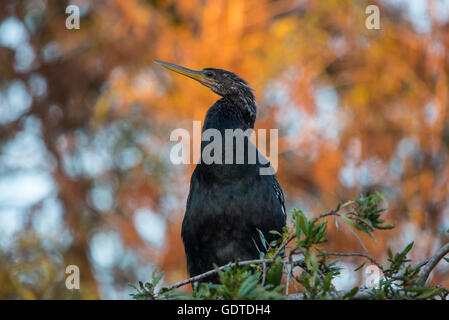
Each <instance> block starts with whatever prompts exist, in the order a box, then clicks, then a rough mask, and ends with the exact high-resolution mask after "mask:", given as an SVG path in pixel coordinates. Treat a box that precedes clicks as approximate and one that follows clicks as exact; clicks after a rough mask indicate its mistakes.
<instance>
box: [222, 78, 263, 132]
mask: <svg viewBox="0 0 449 320" xmlns="http://www.w3.org/2000/svg"><path fill="white" fill-rule="evenodd" d="M224 98H225V99H226V100H228V101H229V102H231V103H232V104H233V105H235V106H236V107H238V109H239V110H240V112H241V113H242V116H243V118H244V126H245V127H247V128H254V123H255V122H256V110H257V104H256V100H255V99H254V95H253V93H252V92H251V88H250V87H249V86H246V87H243V88H242V89H241V90H239V92H238V93H236V94H231V95H226V96H224Z"/></svg>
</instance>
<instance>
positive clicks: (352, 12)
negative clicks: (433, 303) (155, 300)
mask: <svg viewBox="0 0 449 320" xmlns="http://www.w3.org/2000/svg"><path fill="white" fill-rule="evenodd" d="M69 4H75V5H78V6H79V8H80V11H81V21H80V22H81V23H80V29H79V30H68V29H67V28H66V27H65V20H66V18H67V17H68V15H67V14H66V13H65V9H66V7H67V5H69ZM369 4H376V5H378V6H379V8H380V18H381V20H380V27H381V28H380V30H368V29H367V28H366V27H365V19H366V18H367V14H366V13H365V9H366V6H367V5H369ZM152 59H160V60H165V61H170V62H174V63H177V64H182V65H185V66H187V67H190V68H193V69H202V68H204V67H217V68H223V69H227V70H230V71H234V72H235V73H237V74H238V75H240V76H242V77H243V78H244V79H246V80H247V81H248V82H249V83H250V84H251V85H252V86H253V87H254V89H255V95H256V99H257V101H258V104H259V110H258V120H257V122H256V127H257V128H266V129H270V128H278V129H279V136H280V146H279V148H280V150H279V151H280V155H279V170H278V177H279V181H280V184H281V185H282V187H283V189H284V192H285V194H286V201H287V208H288V209H291V208H293V207H295V206H298V207H300V208H302V209H303V210H304V211H305V212H307V214H308V215H309V216H314V215H317V214H320V213H323V212H325V211H327V210H330V209H332V208H334V207H335V206H336V204H337V203H338V202H340V201H346V200H348V199H351V198H353V197H356V196H358V195H359V194H360V193H361V192H365V191H368V190H378V191H380V192H383V193H384V194H385V196H386V204H385V206H387V207H388V208H389V210H388V212H387V222H388V223H395V224H396V228H395V229H393V230H390V231H385V232H380V233H377V234H376V237H377V243H376V242H374V241H372V240H371V239H370V238H368V237H366V236H364V235H360V238H361V240H362V241H363V243H364V244H365V246H366V247H367V249H368V253H369V254H370V255H372V256H373V257H375V258H377V259H378V260H380V261H385V258H386V257H385V253H386V249H387V248H388V247H390V248H392V249H393V250H399V249H401V248H403V247H404V246H405V244H407V243H408V242H410V241H412V240H413V239H414V240H415V247H414V249H413V250H412V252H411V257H412V258H413V260H414V261H419V260H421V259H424V258H425V257H428V256H429V255H431V254H432V253H433V252H435V250H436V249H437V248H438V247H439V246H441V245H442V244H444V243H445V242H447V241H448V240H449V237H448V234H447V233H445V231H446V230H447V229H449V200H448V195H449V164H448V146H449V117H448V112H447V110H448V106H449V88H448V77H449V1H447V0H428V1H425V0H413V1H407V0H386V1H362V0H357V1H346V0H338V1H337V0H326V1H303V0H296V1H289V0H287V1H274V0H248V1H243V0H232V1H231V0H228V1H205V0H189V1H187V0H183V1H174V0H126V1H125V0H123V1H120V0H111V1H101V0H77V1H59V0H58V1H56V0H20V1H17V0H1V2H0V298H2V299H52V298H59V299H71V298H79V299H98V298H103V299H116V298H124V299H126V298H129V296H128V294H129V293H130V292H132V289H131V288H130V287H128V285H127V284H128V283H129V282H131V283H135V282H136V281H137V280H143V281H144V280H149V279H150V276H151V272H152V271H153V270H154V269H155V268H160V269H162V270H164V271H165V278H164V281H165V283H173V282H175V281H179V280H182V279H184V278H186V277H187V273H186V268H185V258H184V249H183V245H182V241H181V238H180V225H181V221H182V217H183V214H184V206H185V201H186V197H187V193H188V188H189V179H190V174H191V172H192V170H193V168H194V167H193V166H190V165H173V164H171V162H170V160H169V154H170V148H171V147H172V146H173V145H174V143H172V142H170V140H169V136H170V132H171V131H172V130H173V129H175V128H186V129H188V130H191V128H192V120H201V121H202V120H203V118H204V116H205V113H206V111H207V108H208V107H209V106H210V105H212V104H213V102H214V101H215V100H217V99H218V96H216V95H215V94H213V93H212V92H210V90H208V89H207V88H205V87H203V86H201V85H199V84H198V83H196V82H194V81H191V80H188V79H186V78H183V77H180V76H177V75H175V74H169V73H168V72H167V71H166V70H163V69H162V68H161V67H160V66H158V65H155V64H154V63H152ZM329 229H330V241H329V242H328V243H327V244H326V248H328V249H329V250H332V251H341V252H364V250H363V248H362V245H361V243H360V242H359V240H357V238H356V237H355V236H354V235H353V234H352V233H351V232H350V231H349V230H347V229H346V228H344V226H340V228H339V229H338V230H337V229H336V228H335V226H334V224H333V222H332V220H331V221H330V224H329ZM345 261H346V262H345V263H343V264H342V266H343V267H344V268H345V269H344V270H343V273H342V275H341V277H340V278H339V279H338V280H337V281H336V285H337V286H338V287H339V288H345V287H347V286H351V285H356V284H361V283H362V282H363V279H364V273H363V270H360V271H357V272H352V270H353V269H354V268H355V267H356V266H357V265H359V264H360V263H361V261H360V260H357V259H355V260H345ZM71 264H74V265H77V266H78V267H79V268H80V273H81V288H80V290H68V289H66V287H65V278H66V274H65V268H66V266H67V265H71ZM448 266H449V264H447V263H444V262H441V263H440V264H439V266H438V267H437V268H436V270H435V272H434V273H433V276H432V282H433V283H440V284H442V285H445V286H446V287H447V286H449V277H448V272H449V269H448Z"/></svg>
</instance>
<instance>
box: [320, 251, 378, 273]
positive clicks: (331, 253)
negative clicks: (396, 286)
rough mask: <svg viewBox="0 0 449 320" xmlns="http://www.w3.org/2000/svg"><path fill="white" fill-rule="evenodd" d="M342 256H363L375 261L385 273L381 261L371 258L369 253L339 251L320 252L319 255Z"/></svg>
mask: <svg viewBox="0 0 449 320" xmlns="http://www.w3.org/2000/svg"><path fill="white" fill-rule="evenodd" d="M325 255H326V256H340V257H363V258H366V259H368V260H369V261H371V262H372V263H374V264H375V265H376V266H377V267H378V268H379V269H380V270H381V271H382V273H384V268H383V267H382V266H381V265H380V263H379V262H377V261H376V260H374V259H373V258H371V257H370V256H369V255H367V254H364V253H338V252H326V253H323V254H319V256H325Z"/></svg>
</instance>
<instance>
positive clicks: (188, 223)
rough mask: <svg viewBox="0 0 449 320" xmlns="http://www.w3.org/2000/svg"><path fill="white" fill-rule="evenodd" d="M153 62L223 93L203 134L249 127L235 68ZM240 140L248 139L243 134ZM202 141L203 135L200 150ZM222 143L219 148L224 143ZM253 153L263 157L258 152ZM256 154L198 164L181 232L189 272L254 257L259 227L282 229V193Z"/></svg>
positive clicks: (249, 110)
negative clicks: (196, 68) (197, 68)
mask: <svg viewBox="0 0 449 320" xmlns="http://www.w3.org/2000/svg"><path fill="white" fill-rule="evenodd" d="M154 62H155V63H158V64H160V65H162V66H163V67H165V68H167V69H169V70H172V71H175V72H177V73H180V74H182V75H184V76H187V77H190V78H192V79H194V80H197V81H199V82H200V83H201V84H203V85H205V86H206V87H208V88H210V89H211V90H212V91H213V92H215V93H217V94H219V95H220V96H221V97H222V98H221V99H219V100H218V101H217V102H215V104H214V105H213V106H212V107H210V109H209V111H208V112H207V114H206V119H205V121H204V125H203V134H204V131H205V130H207V129H211V128H213V129H217V130H218V131H219V132H220V133H221V135H222V137H224V136H225V130H226V129H242V130H243V131H244V130H246V129H253V128H254V122H255V120H256V102H255V100H254V95H253V93H252V89H251V88H250V87H249V86H248V84H247V83H246V82H245V81H244V80H243V79H241V78H240V77H238V76H237V75H236V74H234V73H232V72H229V71H225V70H221V69H214V68H205V69H203V70H201V71H194V70H190V69H187V68H184V67H181V66H177V65H174V64H171V63H167V62H162V61H157V60H154ZM223 142H224V141H223ZM245 143H246V146H247V145H248V143H249V142H248V139H247V138H246V141H245ZM206 145H207V143H206V142H204V141H203V142H202V145H201V151H203V149H204V147H205V146H206ZM222 145H223V154H224V153H225V152H226V150H225V147H224V146H225V143H223V144H222ZM245 150H247V148H245ZM234 151H235V146H234ZM234 155H235V153H234ZM258 156H259V158H260V157H262V155H261V154H260V153H259V154H258ZM259 158H258V159H257V161H256V163H255V164H251V163H250V162H249V161H247V160H248V159H247V157H245V162H244V163H243V164H225V163H223V164H215V163H214V164H205V163H203V162H201V163H199V164H197V166H196V168H195V170H194V172H193V174H192V178H191V181H190V192H189V196H188V198H187V206H186V212H185V216H184V220H183V223H182V232H181V234H182V239H183V242H184V247H185V253H186V256H187V269H188V271H189V273H190V276H192V277H193V276H195V275H199V274H201V273H204V272H206V271H209V270H211V269H213V267H214V264H216V265H218V266H221V265H224V264H227V263H229V262H234V261H235V260H237V259H239V260H240V261H242V260H247V259H258V258H259V257H260V253H259V252H258V250H259V249H260V247H261V246H260V245H259V246H258V247H259V249H258V247H256V245H255V242H258V241H260V235H259V232H258V230H260V231H261V232H262V233H263V234H264V237H265V239H266V240H267V241H268V242H271V241H273V240H275V239H277V236H275V235H273V234H272V233H270V232H269V231H270V230H276V231H278V232H280V233H282V228H283V227H284V226H285V222H286V215H285V206H284V195H283V192H282V189H281V187H280V186H279V184H278V182H277V180H276V177H275V175H274V174H273V175H260V170H259V169H260V168H261V167H266V166H267V165H266V163H267V160H266V159H265V162H262V161H260V160H259ZM234 163H235V162H234ZM262 163H265V164H262ZM268 165H269V163H268ZM262 248H263V247H262Z"/></svg>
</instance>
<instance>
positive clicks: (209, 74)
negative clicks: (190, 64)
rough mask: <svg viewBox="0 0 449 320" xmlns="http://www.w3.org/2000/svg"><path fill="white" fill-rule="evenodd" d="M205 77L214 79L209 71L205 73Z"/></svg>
mask: <svg viewBox="0 0 449 320" xmlns="http://www.w3.org/2000/svg"><path fill="white" fill-rule="evenodd" d="M205 75H206V77H208V78H213V77H214V73H213V72H211V71H206V73H205Z"/></svg>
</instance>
